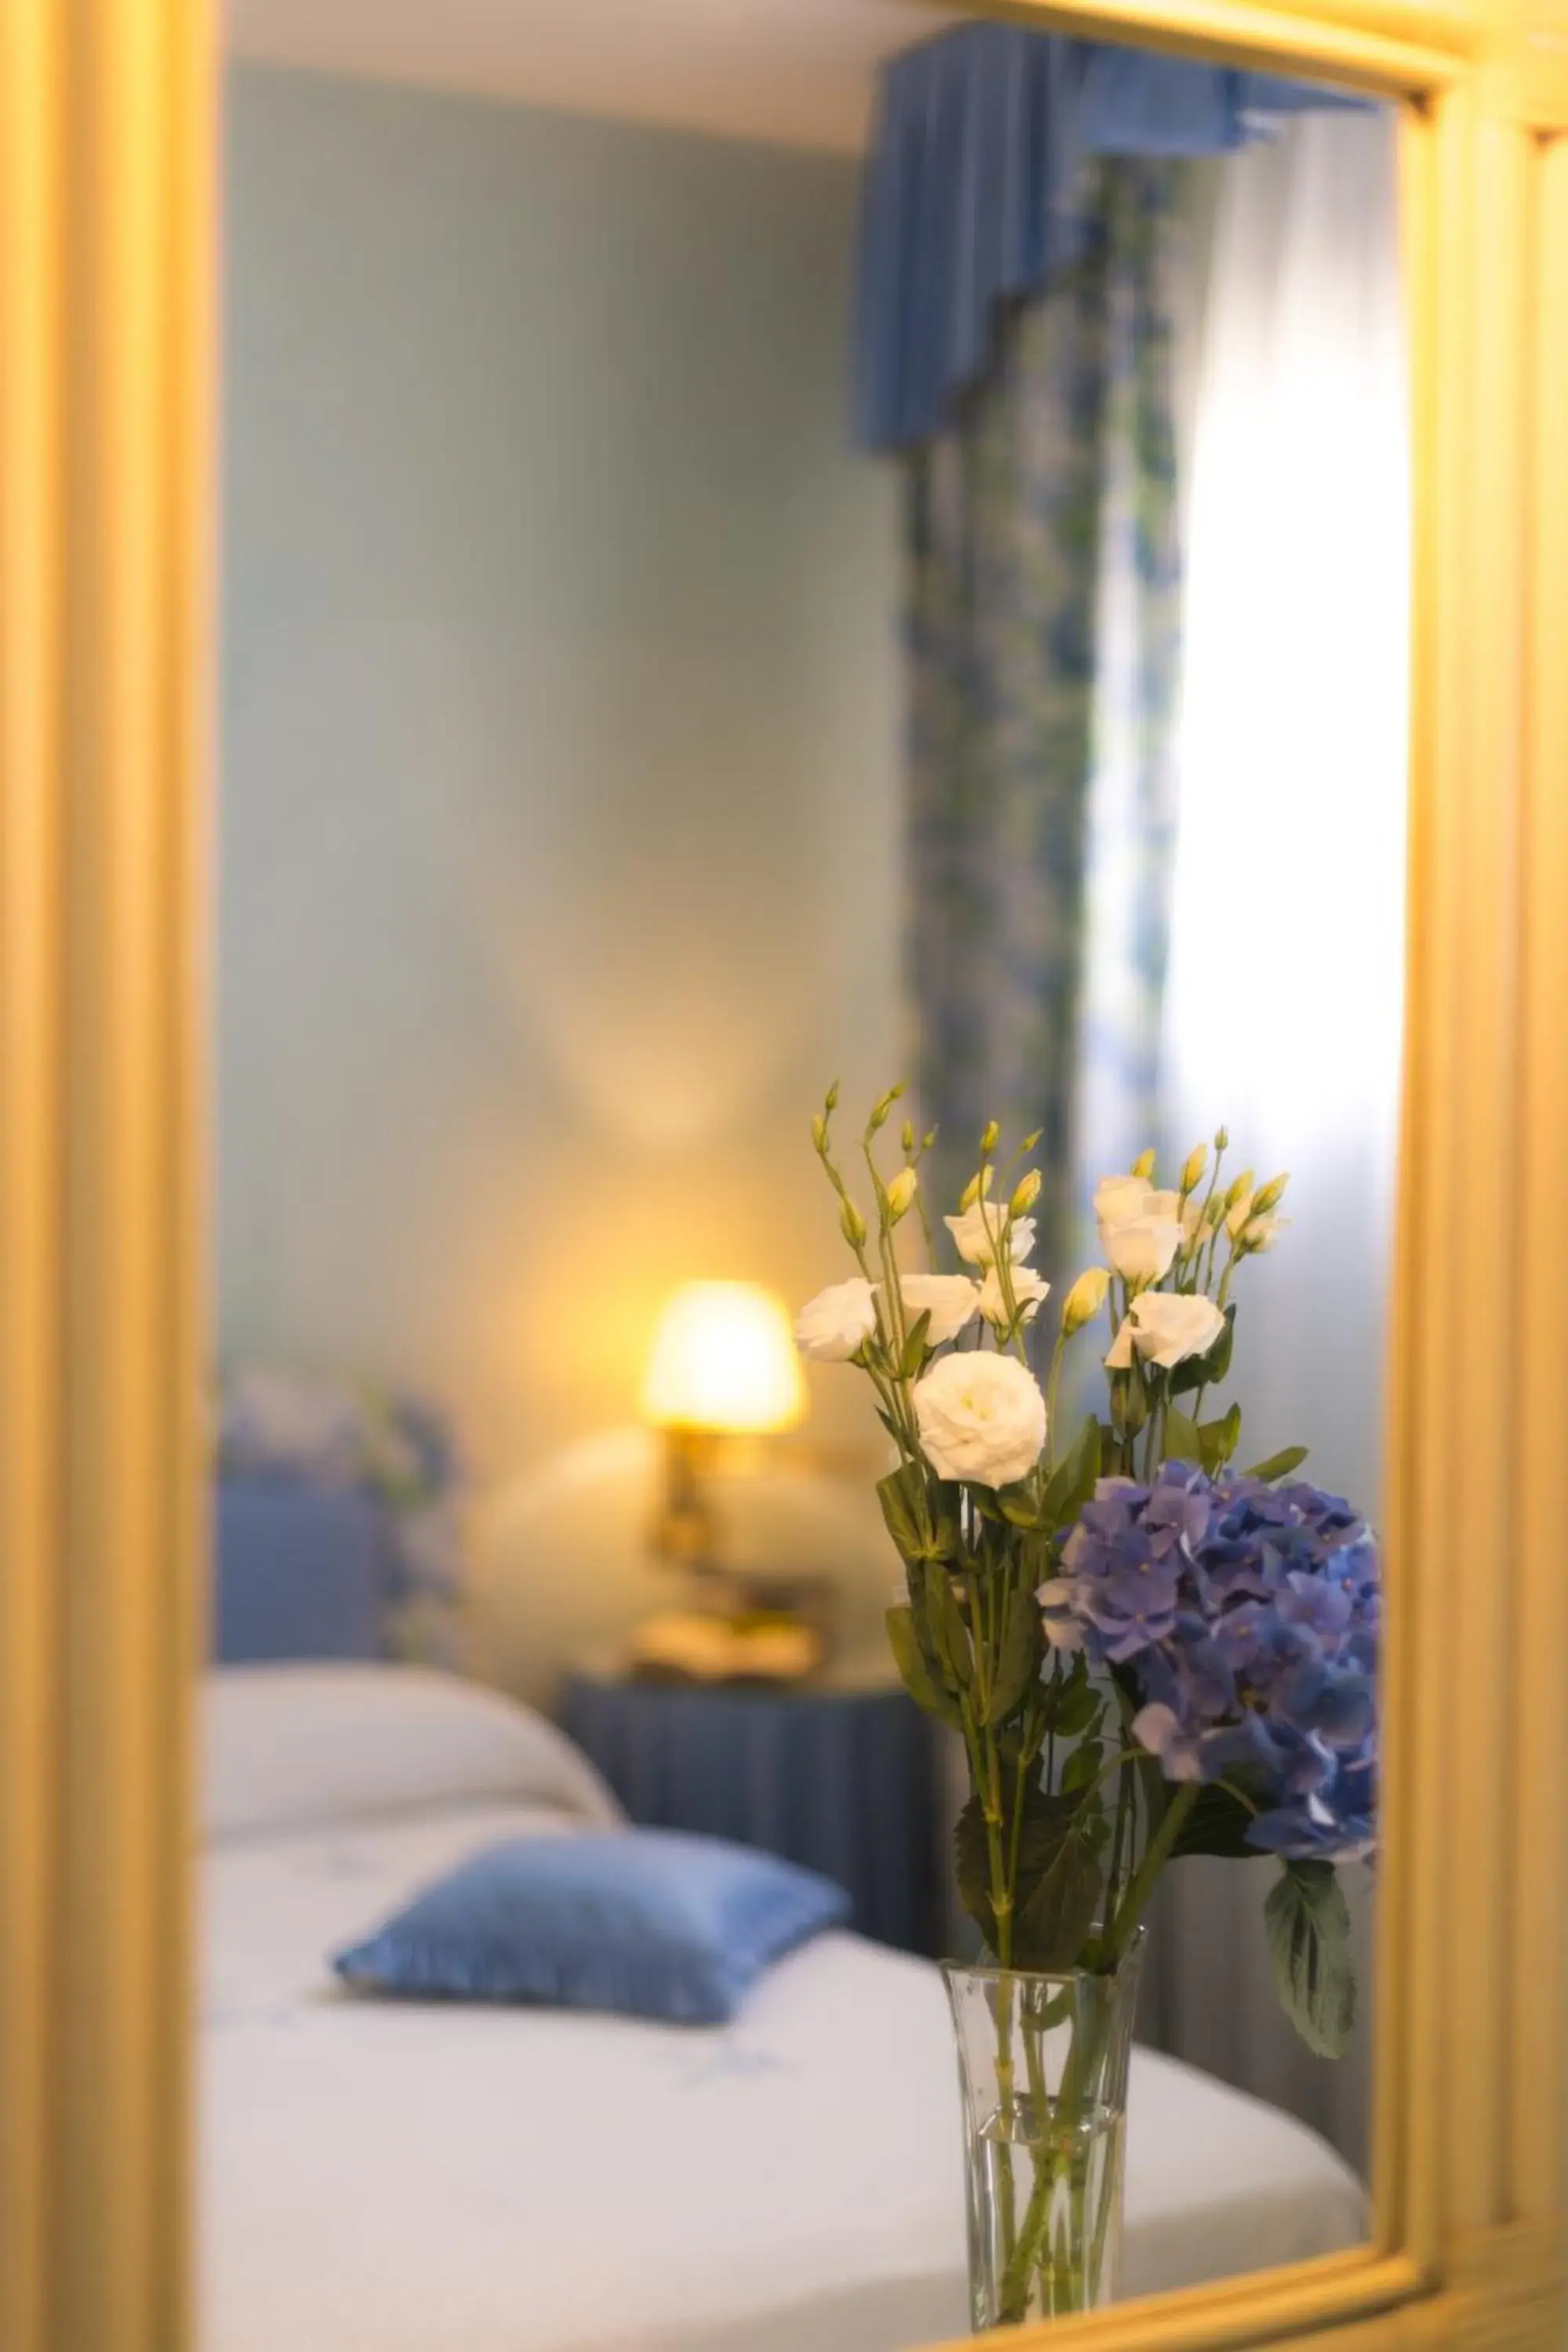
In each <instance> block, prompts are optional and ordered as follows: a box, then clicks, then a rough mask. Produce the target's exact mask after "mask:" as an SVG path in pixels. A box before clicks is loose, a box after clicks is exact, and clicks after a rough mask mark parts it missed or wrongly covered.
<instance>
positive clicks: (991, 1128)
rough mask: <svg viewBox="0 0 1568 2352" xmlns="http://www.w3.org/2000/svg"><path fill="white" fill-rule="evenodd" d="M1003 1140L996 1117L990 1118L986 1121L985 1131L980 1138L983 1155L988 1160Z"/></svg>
mask: <svg viewBox="0 0 1568 2352" xmlns="http://www.w3.org/2000/svg"><path fill="white" fill-rule="evenodd" d="M1001 1140H1002V1130H1001V1129H1000V1128H999V1127H998V1126H997V1124H996V1121H995V1120H994V1118H988V1119H987V1120H986V1122H985V1127H984V1132H983V1134H982V1135H981V1138H980V1151H981V1157H982V1158H983V1159H986V1160H988V1159H989V1158H990V1156H991V1154H992V1153H993V1152H994V1150H995V1149H996V1146H997V1145H998V1144H999V1143H1000V1142H1001Z"/></svg>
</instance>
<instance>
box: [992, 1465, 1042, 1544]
mask: <svg viewBox="0 0 1568 2352" xmlns="http://www.w3.org/2000/svg"><path fill="white" fill-rule="evenodd" d="M995 1500H996V1508H997V1510H998V1511H999V1512H1000V1513H1001V1515H1002V1517H1003V1518H1004V1519H1005V1521H1006V1522H1007V1525H1008V1526H1009V1527H1010V1528H1026V1529H1028V1530H1029V1531H1030V1532H1033V1531H1034V1530H1035V1529H1036V1528H1038V1527H1039V1526H1040V1525H1041V1519H1040V1513H1039V1507H1038V1505H1037V1502H1036V1500H1035V1490H1034V1487H1033V1486H1032V1485H1031V1484H1030V1483H1029V1482H1028V1481H1027V1480H1026V1479H1023V1478H1020V1479H1018V1480H1016V1482H1015V1484H1014V1485H1012V1486H998V1487H997V1488H996V1490H995Z"/></svg>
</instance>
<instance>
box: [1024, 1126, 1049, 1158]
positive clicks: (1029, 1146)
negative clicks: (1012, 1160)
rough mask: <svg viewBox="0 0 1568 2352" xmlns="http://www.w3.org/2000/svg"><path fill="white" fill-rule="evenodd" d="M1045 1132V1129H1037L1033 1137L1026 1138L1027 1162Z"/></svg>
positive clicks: (1025, 1151)
mask: <svg viewBox="0 0 1568 2352" xmlns="http://www.w3.org/2000/svg"><path fill="white" fill-rule="evenodd" d="M1045 1131H1046V1130H1045V1129H1044V1128H1043V1127H1037V1128H1036V1129H1035V1131H1034V1133H1033V1135H1026V1137H1025V1138H1024V1157H1025V1159H1027V1158H1028V1156H1029V1154H1030V1152H1031V1151H1033V1150H1034V1149H1035V1146H1036V1145H1037V1143H1038V1141H1039V1139H1040V1138H1041V1136H1042V1135H1044V1133H1045Z"/></svg>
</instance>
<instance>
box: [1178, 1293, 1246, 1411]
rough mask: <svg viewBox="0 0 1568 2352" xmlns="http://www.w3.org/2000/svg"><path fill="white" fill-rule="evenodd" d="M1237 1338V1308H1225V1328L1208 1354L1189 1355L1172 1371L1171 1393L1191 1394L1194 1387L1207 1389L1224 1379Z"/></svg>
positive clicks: (1179, 1394)
mask: <svg viewBox="0 0 1568 2352" xmlns="http://www.w3.org/2000/svg"><path fill="white" fill-rule="evenodd" d="M1235 1338H1236V1309H1235V1307H1226V1310H1225V1329H1224V1330H1223V1331H1222V1332H1221V1333H1220V1335H1219V1338H1218V1339H1216V1340H1215V1343H1214V1346H1213V1347H1212V1348H1211V1349H1209V1351H1208V1354H1207V1355H1206V1356H1189V1357H1188V1358H1187V1360H1186V1361H1185V1362H1184V1363H1182V1364H1177V1365H1176V1366H1175V1368H1174V1370H1173V1371H1172V1373H1171V1394H1172V1395H1173V1396H1187V1395H1190V1393H1191V1392H1192V1391H1193V1390H1194V1389H1206V1388H1208V1387H1209V1386H1210V1385H1211V1384H1212V1383H1213V1382H1214V1381H1223V1380H1224V1378H1225V1376H1226V1372H1228V1371H1229V1370H1230V1351H1231V1347H1232V1344H1233V1342H1234V1340H1235Z"/></svg>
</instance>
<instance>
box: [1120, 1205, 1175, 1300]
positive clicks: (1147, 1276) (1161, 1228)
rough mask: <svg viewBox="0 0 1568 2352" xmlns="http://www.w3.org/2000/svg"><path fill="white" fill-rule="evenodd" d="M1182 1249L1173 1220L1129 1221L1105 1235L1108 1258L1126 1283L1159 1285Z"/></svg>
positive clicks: (1153, 1218) (1159, 1218) (1147, 1219)
mask: <svg viewBox="0 0 1568 2352" xmlns="http://www.w3.org/2000/svg"><path fill="white" fill-rule="evenodd" d="M1181 1246H1182V1228H1181V1226H1180V1224H1179V1223H1177V1221H1176V1219H1175V1218H1174V1217H1130V1218H1129V1219H1128V1220H1127V1222H1126V1223H1125V1224H1121V1225H1113V1226H1111V1228H1110V1231H1109V1232H1108V1233H1107V1234H1106V1235H1105V1255H1106V1256H1107V1257H1108V1258H1109V1259H1110V1263H1111V1265H1113V1266H1114V1268H1115V1269H1116V1272H1117V1273H1118V1274H1119V1275H1120V1276H1121V1279H1122V1281H1123V1282H1131V1283H1136V1284H1142V1283H1146V1282H1158V1281H1160V1280H1161V1278H1162V1277H1163V1276H1164V1275H1167V1274H1168V1273H1169V1272H1170V1270H1171V1261H1172V1259H1173V1257H1174V1256H1175V1255H1176V1252H1177V1251H1178V1250H1179V1249H1180V1248H1181Z"/></svg>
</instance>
